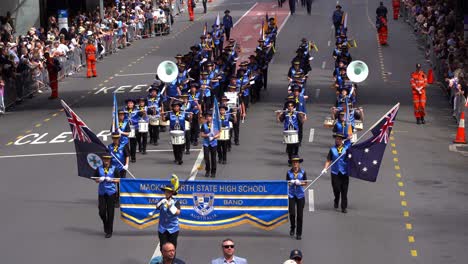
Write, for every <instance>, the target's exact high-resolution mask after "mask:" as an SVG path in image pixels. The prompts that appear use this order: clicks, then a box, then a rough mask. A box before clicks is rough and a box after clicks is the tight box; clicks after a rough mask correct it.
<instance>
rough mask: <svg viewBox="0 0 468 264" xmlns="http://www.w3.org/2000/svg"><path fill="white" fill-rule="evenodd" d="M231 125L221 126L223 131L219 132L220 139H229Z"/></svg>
mask: <svg viewBox="0 0 468 264" xmlns="http://www.w3.org/2000/svg"><path fill="white" fill-rule="evenodd" d="M229 137H230V135H229V127H223V128H221V132H220V134H219V139H218V140H229Z"/></svg>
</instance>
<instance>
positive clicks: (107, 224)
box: [98, 194, 115, 234]
mask: <svg viewBox="0 0 468 264" xmlns="http://www.w3.org/2000/svg"><path fill="white" fill-rule="evenodd" d="M114 206H115V194H112V195H107V194H104V195H99V204H98V208H99V216H100V217H101V220H102V223H103V224H104V233H106V234H112V231H113V227H114Z"/></svg>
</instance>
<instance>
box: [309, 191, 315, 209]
mask: <svg viewBox="0 0 468 264" xmlns="http://www.w3.org/2000/svg"><path fill="white" fill-rule="evenodd" d="M309 212H315V206H314V190H313V189H309Z"/></svg>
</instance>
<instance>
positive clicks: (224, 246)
mask: <svg viewBox="0 0 468 264" xmlns="http://www.w3.org/2000/svg"><path fill="white" fill-rule="evenodd" d="M223 248H234V245H223Z"/></svg>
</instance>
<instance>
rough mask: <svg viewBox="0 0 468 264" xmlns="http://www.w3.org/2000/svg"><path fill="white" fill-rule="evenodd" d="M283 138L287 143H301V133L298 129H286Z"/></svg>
mask: <svg viewBox="0 0 468 264" xmlns="http://www.w3.org/2000/svg"><path fill="white" fill-rule="evenodd" d="M283 139H284V143H286V144H297V143H299V134H298V131H297V130H284V131H283Z"/></svg>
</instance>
